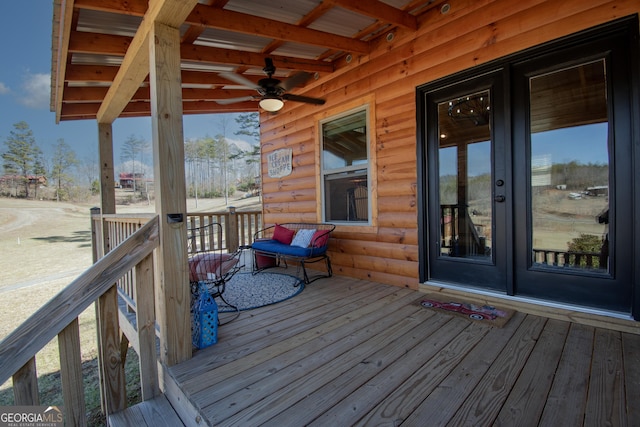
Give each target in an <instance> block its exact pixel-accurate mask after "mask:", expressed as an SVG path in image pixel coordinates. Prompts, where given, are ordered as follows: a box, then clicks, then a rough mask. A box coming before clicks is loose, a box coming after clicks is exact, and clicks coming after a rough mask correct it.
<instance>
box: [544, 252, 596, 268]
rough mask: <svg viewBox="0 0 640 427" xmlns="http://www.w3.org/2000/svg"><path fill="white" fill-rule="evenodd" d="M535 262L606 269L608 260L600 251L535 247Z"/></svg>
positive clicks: (558, 265)
mask: <svg viewBox="0 0 640 427" xmlns="http://www.w3.org/2000/svg"><path fill="white" fill-rule="evenodd" d="M533 262H534V264H542V265H552V266H555V267H577V268H586V269H606V268H607V266H606V260H605V259H603V256H602V254H600V253H599V252H568V251H559V250H555V249H535V248H534V249H533Z"/></svg>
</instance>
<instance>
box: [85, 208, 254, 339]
mask: <svg viewBox="0 0 640 427" xmlns="http://www.w3.org/2000/svg"><path fill="white" fill-rule="evenodd" d="M99 213H100V212H99V210H96V211H93V215H92V221H93V223H94V224H96V225H97V224H99V222H100V219H101V218H102V220H103V221H104V226H105V228H106V232H105V233H106V234H105V235H106V236H108V239H109V242H108V243H107V244H106V245H103V242H98V246H99V247H103V246H105V247H116V246H117V245H119V244H120V243H122V242H123V241H124V240H125V239H126V238H127V237H128V236H130V235H131V234H133V233H134V232H135V231H136V230H137V229H138V228H140V227H141V226H142V224H144V223H145V221H147V220H148V218H149V216H148V215H138V216H135V215H119V214H115V215H102V216H100V215H99ZM213 222H216V223H219V224H221V225H222V241H221V242H219V246H218V247H220V248H222V250H223V251H227V252H234V251H236V250H237V249H238V248H239V247H240V246H249V245H251V243H252V242H253V235H254V234H255V232H256V231H258V230H260V229H261V228H263V225H262V212H261V211H243V212H238V211H236V210H235V209H234V208H229V211H227V212H197V213H189V214H187V228H195V227H202V226H204V225H207V224H211V223H213ZM185 245H186V241H185ZM118 292H119V295H120V297H121V298H122V299H123V300H124V301H125V302H126V303H127V304H128V305H129V308H130V309H131V310H132V311H135V300H136V295H135V286H134V283H133V272H128V273H127V274H125V275H124V276H123V277H122V278H120V280H118ZM132 343H134V344H135V341H132ZM134 347H135V345H134Z"/></svg>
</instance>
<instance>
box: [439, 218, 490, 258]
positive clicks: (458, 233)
mask: <svg viewBox="0 0 640 427" xmlns="http://www.w3.org/2000/svg"><path fill="white" fill-rule="evenodd" d="M440 239H441V240H440V247H441V249H446V250H447V252H448V254H449V255H451V256H477V255H480V256H485V255H488V254H487V253H486V239H485V237H481V236H480V235H479V234H478V230H476V227H475V225H474V223H473V220H472V219H471V217H470V216H469V211H468V209H467V206H464V205H440Z"/></svg>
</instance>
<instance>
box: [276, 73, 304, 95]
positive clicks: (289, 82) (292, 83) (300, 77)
mask: <svg viewBox="0 0 640 427" xmlns="http://www.w3.org/2000/svg"><path fill="white" fill-rule="evenodd" d="M310 78H311V74H309V73H306V72H304V71H301V72H299V73H296V74H294V75H293V76H291V77H289V78H288V79H286V80H284V81H283V82H282V83H280V87H281V88H282V89H284V90H285V91H290V90H291V89H293V88H294V87H297V86H302V85H303V84H305V83H306V82H307V81H308V80H309V79H310Z"/></svg>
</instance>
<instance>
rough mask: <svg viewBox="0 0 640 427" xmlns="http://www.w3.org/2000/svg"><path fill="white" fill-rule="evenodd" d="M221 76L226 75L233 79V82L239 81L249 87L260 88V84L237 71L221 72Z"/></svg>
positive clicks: (225, 76) (227, 77)
mask: <svg viewBox="0 0 640 427" xmlns="http://www.w3.org/2000/svg"><path fill="white" fill-rule="evenodd" d="M218 75H219V76H220V77H224V78H225V79H227V80H231V81H232V82H235V83H238V84H239V85H242V86H246V87H247V88H249V89H256V90H257V89H260V86H258V85H257V84H255V83H254V82H252V81H251V80H249V79H247V78H246V77H244V76H241V75H240V74H236V73H219V74H218Z"/></svg>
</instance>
